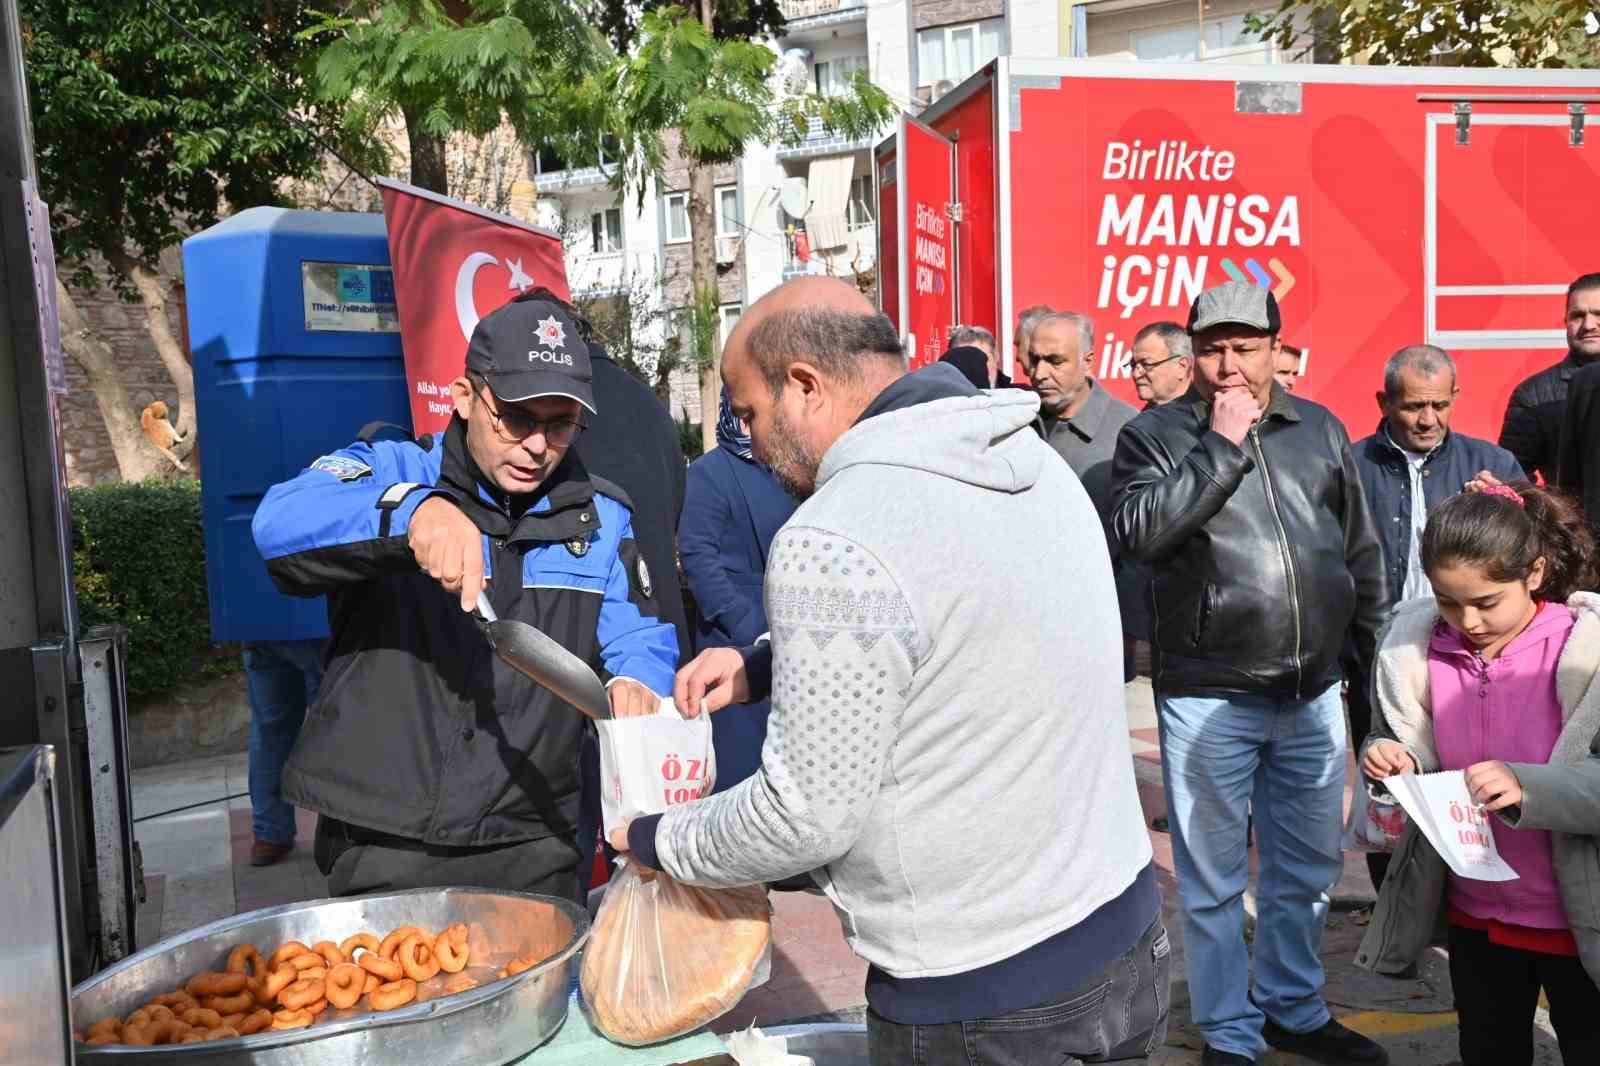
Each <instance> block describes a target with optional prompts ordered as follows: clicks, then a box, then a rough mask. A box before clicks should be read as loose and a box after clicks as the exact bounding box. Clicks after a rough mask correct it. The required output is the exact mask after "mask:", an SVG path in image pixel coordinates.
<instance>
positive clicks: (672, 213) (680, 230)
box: [666, 192, 689, 244]
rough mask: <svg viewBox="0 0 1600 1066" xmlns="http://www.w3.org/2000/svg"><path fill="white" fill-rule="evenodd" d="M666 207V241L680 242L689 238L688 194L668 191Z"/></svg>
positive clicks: (669, 242)
mask: <svg viewBox="0 0 1600 1066" xmlns="http://www.w3.org/2000/svg"><path fill="white" fill-rule="evenodd" d="M666 208H667V243H668V244H682V243H684V242H685V241H687V240H688V239H689V194H688V193H686V192H674V193H668V194H667V199H666Z"/></svg>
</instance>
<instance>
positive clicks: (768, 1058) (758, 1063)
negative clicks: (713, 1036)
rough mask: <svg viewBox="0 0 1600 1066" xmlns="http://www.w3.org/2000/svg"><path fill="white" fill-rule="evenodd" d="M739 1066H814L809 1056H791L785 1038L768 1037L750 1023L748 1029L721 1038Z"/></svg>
mask: <svg viewBox="0 0 1600 1066" xmlns="http://www.w3.org/2000/svg"><path fill="white" fill-rule="evenodd" d="M722 1042H723V1043H725V1044H727V1045H728V1054H729V1056H731V1057H732V1058H733V1061H734V1062H736V1063H738V1064H739V1066H815V1064H814V1063H813V1062H812V1059H811V1057H810V1056H809V1055H791V1054H790V1053H789V1041H788V1039H787V1038H786V1037H781V1036H768V1035H767V1034H766V1033H763V1032H762V1031H761V1030H760V1029H757V1028H756V1027H755V1023H754V1022H751V1023H750V1027H749V1028H748V1029H742V1030H740V1031H739V1032H736V1033H729V1034H728V1035H727V1036H725V1037H723V1038H722Z"/></svg>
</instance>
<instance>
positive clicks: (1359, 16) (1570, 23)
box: [1247, 0, 1600, 67]
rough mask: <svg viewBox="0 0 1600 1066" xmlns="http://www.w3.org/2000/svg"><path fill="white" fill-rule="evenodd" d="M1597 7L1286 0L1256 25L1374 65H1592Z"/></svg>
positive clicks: (1291, 47) (1300, 48) (1304, 47)
mask: <svg viewBox="0 0 1600 1066" xmlns="http://www.w3.org/2000/svg"><path fill="white" fill-rule="evenodd" d="M1592 11H1593V6H1592V5H1591V4H1588V3H1578V2H1576V0H1530V2H1526V3H1509V4H1494V3H1482V2H1477V0H1473V2H1468V3H1454V4H1418V3H1414V2H1413V0H1310V2H1306V0H1281V2H1280V3H1279V4H1278V6H1277V8H1276V9H1274V10H1271V11H1268V12H1266V13H1265V14H1257V15H1250V16H1248V17H1247V25H1248V26H1249V28H1250V29H1251V30H1252V31H1254V32H1256V33H1258V34H1259V35H1260V36H1261V38H1262V39H1263V40H1268V41H1273V42H1275V43H1276V44H1277V45H1278V46H1279V47H1281V48H1283V49H1284V50H1285V51H1286V52H1288V53H1289V54H1290V55H1291V56H1293V57H1294V58H1297V59H1298V58H1304V57H1305V56H1307V55H1308V54H1310V53H1311V51H1312V48H1313V45H1316V46H1318V47H1319V51H1320V49H1321V47H1322V46H1324V45H1327V46H1333V47H1334V48H1335V50H1336V52H1337V54H1338V55H1339V56H1341V57H1344V58H1355V57H1358V56H1364V57H1365V58H1366V60H1367V62H1369V63H1374V64H1385V65H1387V64H1407V65H1413V66H1425V65H1430V64H1440V63H1446V64H1449V65H1451V66H1463V67H1498V66H1510V67H1593V66H1596V65H1600V53H1597V51H1596V44H1597V37H1596V30H1597V28H1600V27H1596V26H1595V24H1594V22H1593V18H1594V16H1593V15H1592V14H1591V12H1592Z"/></svg>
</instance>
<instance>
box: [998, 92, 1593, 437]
mask: <svg viewBox="0 0 1600 1066" xmlns="http://www.w3.org/2000/svg"><path fill="white" fill-rule="evenodd" d="M1397 73H1398V72H1397ZM1275 76H1276V77H1279V78H1284V77H1287V76H1288V74H1287V73H1279V74H1276V75H1275ZM1581 78H1582V76H1579V75H1574V84H1575V85H1580V84H1581ZM1590 80H1592V79H1590ZM1020 84H1022V85H1023V87H1021V88H1019V89H1018V90H1016V91H1017V93H1018V94H1019V97H1018V100H1017V101H1016V102H1013V103H1012V104H1011V106H1010V107H1009V108H1007V109H1002V112H1001V113H1002V114H1007V113H1008V112H1009V115H1010V117H1011V118H1012V119H1013V122H1012V125H1013V128H1012V129H1011V130H1010V133H1009V148H1010V152H1011V166H1010V174H1011V184H1012V187H1011V190H1010V193H1011V201H1012V203H1013V205H1014V214H1015V217H1014V218H1013V219H1012V220H1011V226H1012V230H1011V239H1012V242H1013V261H1012V263H1011V264H1010V267H1011V272H1012V276H1011V279H1010V283H1011V298H1012V299H1011V303H1012V306H1014V307H1025V306H1028V305H1029V304H1033V303H1038V302H1045V303H1049V304H1051V305H1052V306H1055V307H1058V308H1070V309H1075V310H1088V311H1089V312H1090V313H1091V314H1092V315H1093V316H1094V318H1095V321H1096V326H1097V330H1098V334H1099V336H1098V340H1097V344H1096V352H1095V353H1094V372H1095V374H1096V376H1097V377H1099V378H1100V379H1101V380H1102V381H1104V382H1105V383H1106V384H1107V385H1108V387H1110V388H1111V390H1112V391H1113V392H1115V393H1117V394H1119V395H1121V396H1123V397H1124V398H1126V399H1129V400H1132V399H1134V391H1133V388H1132V382H1131V380H1130V379H1129V378H1128V376H1127V371H1126V358H1127V351H1128V347H1129V346H1130V344H1131V341H1132V337H1133V334H1134V333H1135V332H1136V331H1137V330H1138V329H1139V328H1140V327H1141V326H1143V325H1145V324H1147V323H1149V322H1153V321H1157V320H1160V319H1171V320H1174V321H1177V322H1180V323H1181V322H1183V321H1184V319H1185V316H1186V313H1187V308H1188V304H1189V301H1190V300H1191V299H1192V297H1193V295H1194V293H1195V292H1196V291H1198V290H1199V289H1200V288H1202V287H1204V286H1208V285H1215V284H1219V283H1221V282H1223V281H1226V280H1229V279H1230V278H1238V279H1247V280H1252V281H1255V282H1256V283H1257V284H1262V285H1265V286H1267V287H1269V288H1272V289H1273V290H1274V291H1275V292H1276V293H1277V294H1278V297H1279V300H1280V304H1281V306H1282V311H1283V319H1284V332H1283V337H1284V340H1285V341H1286V342H1287V343H1290V344H1294V345H1296V346H1298V347H1301V348H1303V349H1306V350H1307V353H1308V354H1307V357H1306V361H1305V377H1304V379H1303V380H1302V382H1301V385H1300V391H1301V394H1302V395H1306V396H1309V397H1310V398H1312V399H1316V400H1319V401H1320V402H1323V403H1326V404H1327V405H1329V406H1330V407H1332V408H1333V409H1334V410H1335V411H1336V412H1337V413H1338V414H1339V415H1340V417H1341V418H1343V419H1344V421H1345V423H1346V425H1347V426H1348V427H1349V429H1350V432H1351V433H1352V435H1354V436H1363V435H1365V434H1366V433H1367V432H1369V431H1370V429H1371V426H1372V425H1373V424H1374V423H1375V421H1376V419H1377V417H1378V413H1377V409H1376V407H1375V405H1374V401H1373V394H1374V392H1375V391H1376V390H1377V389H1378V388H1379V387H1381V382H1382V371H1381V368H1382V364H1383V361H1384V360H1385V359H1386V358H1387V357H1388V356H1389V354H1390V353H1391V352H1393V351H1394V350H1395V349H1396V348H1399V347H1401V346H1403V345H1407V344H1416V343H1421V342H1423V341H1425V340H1431V341H1432V342H1434V343H1440V344H1442V345H1443V346H1445V347H1446V348H1448V349H1449V350H1451V352H1452V354H1454V355H1455V356H1456V358H1457V361H1458V363H1459V364H1460V366H1461V368H1462V386H1463V390H1462V394H1461V399H1460V401H1459V408H1458V413H1457V417H1456V421H1455V423H1454V424H1455V426H1456V428H1457V429H1458V430H1460V431H1462V432H1466V433H1469V434H1472V435H1474V436H1480V437H1487V438H1490V439H1493V438H1494V437H1496V436H1497V435H1498V432H1499V427H1500V420H1501V415H1502V413H1503V411H1504V408H1505V401H1506V398H1507V395H1508V394H1509V392H1510V390H1511V389H1512V388H1513V387H1514V386H1515V384H1516V383H1517V382H1518V381H1520V380H1521V379H1522V377H1524V376H1525V375H1526V374H1528V373H1531V372H1532V371H1533V370H1535V369H1537V368H1539V367H1542V366H1546V365H1549V364H1550V363H1552V362H1554V361H1556V360H1557V359H1559V358H1560V357H1561V352H1562V351H1563V350H1564V348H1565V342H1564V338H1563V335H1562V333H1561V321H1562V316H1563V310H1564V308H1563V296H1562V293H1564V292H1565V287H1566V285H1567V283H1568V282H1570V281H1571V280H1572V279H1573V278H1574V277H1576V276H1578V275H1579V274H1582V273H1586V272H1588V271H1590V270H1594V269H1596V268H1597V265H1600V254H1595V253H1594V252H1593V251H1592V241H1591V240H1589V239H1588V238H1589V237H1590V235H1592V234H1593V233H1595V232H1596V228H1597V224H1600V196H1597V195H1596V194H1597V192H1600V145H1596V144H1595V138H1594V137H1593V136H1591V137H1589V138H1587V140H1586V143H1585V144H1584V145H1583V146H1581V147H1572V146H1570V145H1569V143H1568V130H1567V118H1566V112H1565V106H1564V105H1561V104H1548V103H1511V104H1492V103H1476V104H1474V108H1473V125H1472V128H1471V133H1470V143H1469V144H1468V145H1466V146H1458V145H1457V144H1456V143H1455V125H1454V119H1453V117H1452V116H1451V114H1450V104H1449V103H1447V102H1420V101H1419V100H1418V99H1417V96H1418V94H1419V93H1422V92H1430V91H1436V92H1452V93H1455V94H1457V95H1483V94H1492V93H1496V92H1501V93H1515V92H1523V93H1526V91H1527V89H1526V87H1525V86H1518V85H1517V84H1516V83H1515V82H1514V81H1512V80H1509V79H1508V82H1507V84H1506V85H1505V86H1503V87H1496V86H1494V85H1484V86H1482V87H1473V88H1470V89H1469V88H1463V87H1462V86H1460V85H1457V86H1454V87H1453V88H1451V87H1445V88H1441V87H1438V86H1429V85H1425V84H1420V83H1412V84H1404V83H1399V82H1394V83H1389V84H1381V83H1373V82H1370V81H1369V82H1366V83H1360V84H1344V83H1337V82H1330V81H1328V80H1327V79H1326V78H1325V77H1322V76H1320V75H1319V76H1318V77H1317V78H1315V79H1312V78H1308V80H1307V81H1306V82H1305V83H1303V84H1295V83H1291V82H1286V81H1279V82H1275V83H1274V92H1272V93H1268V94H1258V93H1255V92H1253V91H1252V90H1251V87H1249V86H1243V87H1241V86H1242V83H1236V82H1234V81H1232V80H1204V79H1196V78H1185V79H1184V80H1167V79H1164V78H1160V77H1137V78H1134V77H1127V78H1124V77H1062V78H1059V79H1056V78H1050V79H1044V78H1039V77H1037V76H1033V77H1029V78H1027V79H1025V81H1022V82H1021V83H1020ZM1575 91H1583V90H1581V89H1580V90H1575ZM1588 91H1593V90H1592V88H1590V89H1589V90H1588ZM1552 95H1561V93H1560V92H1554V93H1552ZM1017 120H1020V121H1017Z"/></svg>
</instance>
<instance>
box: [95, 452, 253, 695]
mask: <svg viewBox="0 0 1600 1066" xmlns="http://www.w3.org/2000/svg"><path fill="white" fill-rule="evenodd" d="M70 499H71V507H72V566H73V575H74V579H75V582H76V584H77V590H78V614H79V618H80V621H81V622H82V624H83V625H85V626H92V625H98V624H101V623H107V622H115V623H119V624H121V625H123V626H126V627H127V629H128V637H129V639H128V695H129V696H130V697H131V698H134V699H138V698H141V697H145V696H153V695H156V694H158V693H162V692H168V691H171V690H172V689H175V688H177V687H179V686H180V685H184V684H187V683H191V682H194V681H197V680H202V679H205V678H210V677H217V676H220V675H222V674H226V673H230V672H232V671H234V670H237V669H238V668H239V655H238V651H237V649H236V648H232V647H222V646H218V645H216V644H213V643H212V641H211V608H210V601H209V600H208V598H207V595H206V551H205V538H204V535H203V533H202V531H201V525H200V483H199V482H198V481H193V480H189V481H145V482H118V483H114V484H107V485H96V486H93V487H92V488H81V489H73V490H72V492H71V496H70Z"/></svg>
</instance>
